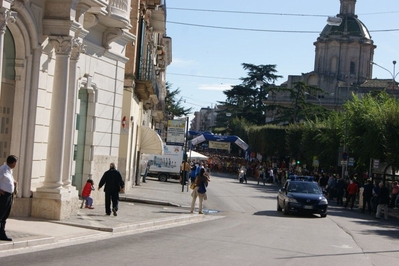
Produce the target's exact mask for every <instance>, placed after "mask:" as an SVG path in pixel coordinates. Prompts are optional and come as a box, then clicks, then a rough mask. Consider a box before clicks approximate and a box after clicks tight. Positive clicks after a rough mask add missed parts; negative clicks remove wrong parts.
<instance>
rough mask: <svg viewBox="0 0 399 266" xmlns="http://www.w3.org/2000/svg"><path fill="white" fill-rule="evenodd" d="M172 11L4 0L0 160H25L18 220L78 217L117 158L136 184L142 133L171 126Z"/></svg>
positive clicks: (115, 0) (118, 3)
mask: <svg viewBox="0 0 399 266" xmlns="http://www.w3.org/2000/svg"><path fill="white" fill-rule="evenodd" d="M152 11H154V12H153V15H154V16H152V17H151V13H152ZM165 14H166V12H165V6H164V5H163V1H161V0H152V1H151V0H149V1H138V0H62V1H61V0H2V1H0V15H1V16H0V21H1V24H0V29H1V30H0V49H1V53H0V61H1V62H0V63H1V64H0V66H1V68H2V71H1V73H2V82H1V87H0V93H1V94H0V119H1V124H0V159H1V160H3V161H5V158H6V157H7V156H8V155H9V154H14V155H16V156H18V157H19V163H18V165H17V167H16V168H15V170H14V178H15V179H16V180H17V181H18V183H19V194H18V195H17V198H16V201H15V204H14V206H13V215H14V216H33V217H40V218H47V219H62V218H66V217H68V216H70V215H73V214H74V213H76V210H77V206H78V200H79V197H78V196H79V194H80V190H81V188H82V186H83V185H84V183H85V182H86V180H87V178H89V177H91V178H93V180H94V182H95V184H98V182H99V179H100V178H101V176H102V174H103V172H104V171H106V170H107V169H108V167H109V163H110V162H115V163H116V164H117V166H118V169H120V170H121V172H122V174H123V176H124V178H125V180H126V184H127V188H128V189H129V188H131V187H132V186H133V185H134V180H135V178H136V176H137V173H139V171H138V166H139V163H138V159H139V154H140V152H141V151H142V150H144V149H145V148H146V147H145V145H144V144H143V143H145V141H146V139H145V138H144V139H143V141H141V140H140V132H142V130H143V131H144V130H146V132H147V133H146V134H142V135H141V136H143V135H144V136H147V135H151V136H153V137H157V134H156V132H155V131H154V130H153V129H161V128H162V124H161V121H162V113H163V111H162V110H160V109H162V99H163V98H162V97H163V95H164V93H165V86H164V78H165V69H166V66H167V65H168V63H170V61H171V59H170V58H171V57H170V55H171V45H170V42H171V40H170V38H167V37H166V34H165V27H164V25H165ZM159 25H160V29H158V28H157V26H159ZM162 25H163V28H162ZM168 45H169V46H168ZM161 48H162V49H161ZM159 51H161V52H159ZM162 56H163V57H162ZM136 58H137V60H136ZM161 58H162V59H161ZM157 139H158V140H159V139H160V138H159V137H158V138H157ZM142 144H143V148H142V147H141V145H142ZM103 194H104V193H103V192H102V191H95V192H93V196H94V198H95V199H96V200H102V199H103Z"/></svg>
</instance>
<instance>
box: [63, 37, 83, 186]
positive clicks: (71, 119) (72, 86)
mask: <svg viewBox="0 0 399 266" xmlns="http://www.w3.org/2000/svg"><path fill="white" fill-rule="evenodd" d="M84 52H85V48H84V46H83V44H82V43H81V40H80V39H79V38H75V39H73V40H72V52H71V61H70V66H69V72H70V74H69V86H68V87H69V88H68V95H67V97H68V98H67V113H66V121H65V123H66V124H65V129H66V132H65V133H66V134H65V154H64V169H63V175H62V176H63V178H62V183H63V186H64V188H66V189H68V190H70V189H71V183H72V182H71V166H72V161H73V153H74V146H73V136H74V135H75V130H76V129H75V108H76V98H77V97H76V91H77V84H76V82H77V80H76V65H77V62H78V60H79V56H80V54H81V53H84Z"/></svg>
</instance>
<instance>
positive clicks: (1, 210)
mask: <svg viewBox="0 0 399 266" xmlns="http://www.w3.org/2000/svg"><path fill="white" fill-rule="evenodd" d="M17 161H18V158H17V157H16V156H14V155H10V156H8V157H7V162H6V163H4V164H3V165H2V166H0V240H3V241H12V239H11V238H9V237H7V235H6V231H5V227H6V220H7V218H8V216H9V215H10V211H11V205H12V201H13V193H14V191H15V190H16V186H17V182H15V181H14V177H13V176H12V169H13V168H14V167H15V166H16V165H17Z"/></svg>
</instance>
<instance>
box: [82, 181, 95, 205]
mask: <svg viewBox="0 0 399 266" xmlns="http://www.w3.org/2000/svg"><path fill="white" fill-rule="evenodd" d="M92 190H94V183H93V180H92V179H90V178H89V179H87V182H86V185H85V186H84V188H83V190H82V198H83V199H85V200H86V208H88V209H94V207H93V198H92V197H90V193H91V191H92Z"/></svg>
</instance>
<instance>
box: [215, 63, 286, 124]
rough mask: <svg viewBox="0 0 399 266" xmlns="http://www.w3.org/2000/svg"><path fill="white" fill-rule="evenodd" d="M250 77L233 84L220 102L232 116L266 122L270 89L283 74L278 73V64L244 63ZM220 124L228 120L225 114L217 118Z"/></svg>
mask: <svg viewBox="0 0 399 266" xmlns="http://www.w3.org/2000/svg"><path fill="white" fill-rule="evenodd" d="M242 65H243V68H244V69H245V70H247V73H248V77H244V78H241V80H242V83H241V84H239V85H235V86H232V88H231V89H230V90H227V91H224V92H223V93H224V94H225V95H226V101H225V102H219V104H220V106H221V108H222V110H223V111H224V112H225V113H231V115H232V117H238V118H242V119H245V120H246V121H248V122H249V123H251V124H255V125H262V124H264V123H265V112H266V104H265V103H264V101H265V100H266V98H267V95H268V93H269V91H270V90H271V88H272V86H271V83H274V82H275V81H276V80H277V79H278V78H280V77H281V76H278V75H276V74H275V73H276V72H277V70H276V65H259V66H255V65H252V64H246V63H243V64H242ZM217 119H218V120H217V123H218V126H219V125H221V124H223V123H224V121H225V120H226V119H225V117H223V116H220V118H219V116H218V118H217Z"/></svg>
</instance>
